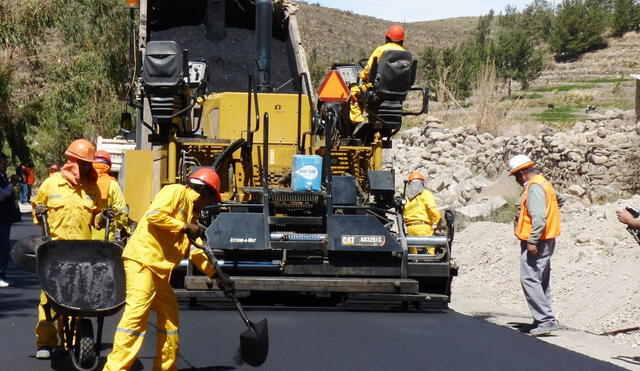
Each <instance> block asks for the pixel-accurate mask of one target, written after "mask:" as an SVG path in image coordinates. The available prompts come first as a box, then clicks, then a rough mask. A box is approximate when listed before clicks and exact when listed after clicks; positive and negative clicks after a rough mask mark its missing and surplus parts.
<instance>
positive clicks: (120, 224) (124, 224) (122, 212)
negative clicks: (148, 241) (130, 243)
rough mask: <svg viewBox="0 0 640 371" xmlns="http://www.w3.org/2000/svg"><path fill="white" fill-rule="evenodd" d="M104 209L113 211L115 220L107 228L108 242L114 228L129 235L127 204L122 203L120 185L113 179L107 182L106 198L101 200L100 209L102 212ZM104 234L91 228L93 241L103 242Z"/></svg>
mask: <svg viewBox="0 0 640 371" xmlns="http://www.w3.org/2000/svg"><path fill="white" fill-rule="evenodd" d="M106 207H110V208H112V209H113V213H114V219H115V220H112V221H111V225H110V226H109V229H110V231H109V240H110V241H111V240H113V238H114V231H115V229H116V228H124V229H125V230H126V231H127V233H129V230H130V229H129V209H128V208H127V203H126V202H125V201H124V195H123V194H122V189H121V188H120V184H119V183H118V181H117V180H115V179H113V178H111V179H110V180H109V189H108V191H107V198H106V199H104V198H103V199H101V204H100V209H103V210H104V209H105V208H106ZM104 233H105V230H104V229H97V228H93V229H92V231H91V238H92V239H94V240H103V239H104Z"/></svg>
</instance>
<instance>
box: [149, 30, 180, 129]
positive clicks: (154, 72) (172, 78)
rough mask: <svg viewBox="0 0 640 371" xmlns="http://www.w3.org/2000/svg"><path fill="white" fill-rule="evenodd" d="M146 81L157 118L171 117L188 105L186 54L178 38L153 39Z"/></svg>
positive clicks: (155, 117)
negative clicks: (185, 80) (185, 84)
mask: <svg viewBox="0 0 640 371" xmlns="http://www.w3.org/2000/svg"><path fill="white" fill-rule="evenodd" d="M143 66H144V68H143V71H142V72H143V74H142V81H143V84H144V90H145V94H146V95H147V96H148V97H149V103H150V107H151V114H152V115H153V117H154V119H156V120H159V121H163V120H170V119H171V118H172V117H173V115H174V113H175V112H177V111H179V110H180V109H181V108H182V107H183V106H184V104H185V103H184V101H185V99H184V97H182V96H181V94H180V92H181V90H182V88H183V86H184V83H185V82H184V76H185V73H184V70H185V69H184V55H183V53H182V49H180V45H179V44H178V43H177V42H175V41H150V42H148V43H147V47H146V50H145V56H144V64H143Z"/></svg>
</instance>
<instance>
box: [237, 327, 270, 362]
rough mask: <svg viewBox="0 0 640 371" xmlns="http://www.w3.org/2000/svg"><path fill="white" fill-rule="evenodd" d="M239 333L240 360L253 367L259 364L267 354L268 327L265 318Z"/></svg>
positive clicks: (264, 359)
mask: <svg viewBox="0 0 640 371" xmlns="http://www.w3.org/2000/svg"><path fill="white" fill-rule="evenodd" d="M249 325H250V328H249V329H247V330H246V331H244V332H243V333H242V334H240V354H241V355H242V360H243V361H245V362H246V363H248V364H249V365H251V366H253V367H257V366H260V365H261V364H263V363H264V361H266V360H267V355H268V354H269V329H268V327H267V319H266V318H265V319H263V320H262V321H260V322H258V323H256V324H254V323H252V322H250V323H249Z"/></svg>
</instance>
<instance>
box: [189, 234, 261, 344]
mask: <svg viewBox="0 0 640 371" xmlns="http://www.w3.org/2000/svg"><path fill="white" fill-rule="evenodd" d="M189 242H191V244H192V245H193V246H195V247H197V248H198V249H201V250H202V251H203V252H204V254H205V255H206V256H207V258H208V259H209V261H210V262H211V264H213V269H214V270H215V271H216V275H217V276H218V277H220V279H222V280H227V279H229V277H228V276H227V275H226V273H224V272H223V271H222V268H220V264H218V259H216V256H215V255H214V254H213V251H212V250H211V249H210V248H209V246H204V245H201V244H199V243H197V242H196V241H194V240H193V239H192V238H189ZM231 300H233V304H235V306H236V309H238V313H239V314H240V317H242V320H243V321H244V323H245V324H246V325H247V327H248V328H249V329H250V330H251V331H252V332H254V333H255V329H254V328H253V323H252V322H251V321H250V320H249V317H247V315H246V313H245V312H244V309H243V308H242V304H240V300H238V297H237V296H236V295H235V294H231Z"/></svg>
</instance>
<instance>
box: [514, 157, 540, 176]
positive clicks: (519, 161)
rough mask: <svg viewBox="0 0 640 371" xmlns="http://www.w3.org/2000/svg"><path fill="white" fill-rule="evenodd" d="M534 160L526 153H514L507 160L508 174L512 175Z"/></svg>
mask: <svg viewBox="0 0 640 371" xmlns="http://www.w3.org/2000/svg"><path fill="white" fill-rule="evenodd" d="M535 164H536V162H535V161H533V160H532V159H530V158H529V156H526V155H516V156H514V157H512V158H511V160H509V175H514V174H515V173H517V172H518V171H520V170H524V169H528V168H530V167H531V166H533V165H535Z"/></svg>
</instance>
